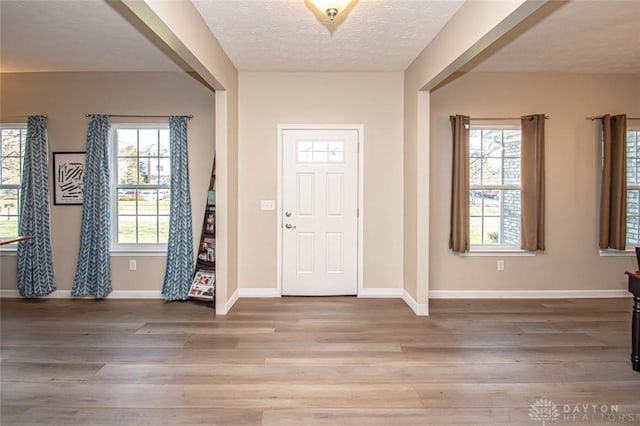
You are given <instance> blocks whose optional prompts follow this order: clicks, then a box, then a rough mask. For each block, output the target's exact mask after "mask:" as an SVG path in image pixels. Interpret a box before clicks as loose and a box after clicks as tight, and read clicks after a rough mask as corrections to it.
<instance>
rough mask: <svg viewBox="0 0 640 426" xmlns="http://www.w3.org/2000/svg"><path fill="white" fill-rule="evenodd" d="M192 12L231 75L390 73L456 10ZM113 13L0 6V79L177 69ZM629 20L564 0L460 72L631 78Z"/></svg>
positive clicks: (628, 5) (88, 5)
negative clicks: (336, 20)
mask: <svg viewBox="0 0 640 426" xmlns="http://www.w3.org/2000/svg"><path fill="white" fill-rule="evenodd" d="M181 1H186V0H181ZM471 1H473V0H471ZM193 2H194V4H195V5H196V7H197V8H198V9H199V10H200V12H201V14H202V15H203V18H204V20H205V22H206V23H207V25H209V27H210V28H211V30H212V32H213V33H214V35H215V36H216V37H217V38H218V40H219V41H220V43H221V44H222V46H223V48H224V49H225V51H226V52H227V53H228V55H229V57H230V58H231V60H232V61H233V63H234V64H235V65H236V67H237V68H238V69H239V70H241V71H275V70H279V71H354V70H358V71H381V70H395V71H401V70H404V69H406V67H407V66H408V65H409V64H410V63H411V61H412V60H413V59H414V58H415V56H416V55H417V54H418V53H419V52H420V51H421V50H422V49H423V48H424V47H425V46H426V45H427V44H428V42H429V41H430V40H431V39H432V38H433V36H434V35H435V34H437V32H438V31H439V30H440V29H441V28H442V26H443V25H444V24H445V23H446V21H447V20H448V19H449V18H450V17H451V16H452V14H454V13H455V11H456V10H457V9H458V8H459V7H460V5H461V4H462V1H461V0H359V1H358V2H357V3H356V4H355V6H354V7H353V8H352V9H351V10H350V11H349V13H348V15H346V17H345V19H344V22H342V23H341V25H339V26H338V27H337V28H334V29H333V32H330V31H329V30H328V29H327V28H326V27H325V26H323V25H322V23H321V22H320V21H319V19H318V16H317V15H318V14H314V13H312V10H311V9H310V7H309V6H308V4H307V3H306V2H305V0H193ZM118 3H119V2H117V1H113V0H110V2H107V1H105V0H0V71H2V72H23V71H24V72H29V71H31V72H33V71H180V70H182V69H183V68H184V65H178V64H177V63H176V62H174V61H173V60H172V59H171V58H172V57H171V56H170V55H169V54H167V53H165V52H166V48H164V47H158V45H159V44H158V42H157V40H155V39H154V38H153V37H147V36H145V35H143V34H142V33H141V32H140V31H138V29H137V28H136V27H138V26H139V23H137V22H136V21H135V19H131V16H129V15H127V14H126V13H125V12H123V10H124V9H123V8H122V7H120V8H118V7H116V6H117V5H118ZM114 5H115V6H114ZM116 9H118V10H116ZM124 16H127V17H126V18H125V17H124ZM638 22H640V0H597V1H591V0H574V1H571V2H568V3H567V4H565V5H563V6H562V7H559V8H558V9H557V10H556V11H554V12H553V13H552V14H550V15H549V16H547V17H545V18H544V19H543V20H542V21H540V22H538V23H536V24H535V25H533V26H532V27H531V28H529V29H528V30H527V31H524V32H523V33H522V34H520V35H519V36H518V37H516V38H515V39H514V40H513V41H512V42H510V43H508V44H506V45H505V46H503V47H502V48H500V49H498V50H497V51H495V52H494V53H493V54H492V55H490V56H488V58H486V59H485V60H484V61H483V62H480V63H479V64H474V65H475V68H473V69H472V71H515V72H520V71H529V72H540V71H544V72H602V73H605V72H609V73H636V74H637V73H640V25H639V24H638Z"/></svg>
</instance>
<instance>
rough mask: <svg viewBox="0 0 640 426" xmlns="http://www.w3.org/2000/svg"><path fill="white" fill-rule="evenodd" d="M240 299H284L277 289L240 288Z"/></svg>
mask: <svg viewBox="0 0 640 426" xmlns="http://www.w3.org/2000/svg"><path fill="white" fill-rule="evenodd" d="M238 296H239V297H282V294H280V291H278V289H277V288H257V287H240V288H239V289H238Z"/></svg>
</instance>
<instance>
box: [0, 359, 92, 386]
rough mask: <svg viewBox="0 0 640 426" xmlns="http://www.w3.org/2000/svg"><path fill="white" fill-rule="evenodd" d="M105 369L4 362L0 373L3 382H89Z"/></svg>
mask: <svg viewBox="0 0 640 426" xmlns="http://www.w3.org/2000/svg"><path fill="white" fill-rule="evenodd" d="M103 367H104V364H86V363H84V364H76V363H60V362H49V363H33V362H4V361H3V362H2V363H1V364H0V371H1V372H2V381H3V382H11V381H13V382H15V381H19V382H42V381H44V382H52V381H87V380H89V379H91V378H92V377H93V376H94V375H95V374H96V373H97V372H98V371H100V370H101V369H102V368H103Z"/></svg>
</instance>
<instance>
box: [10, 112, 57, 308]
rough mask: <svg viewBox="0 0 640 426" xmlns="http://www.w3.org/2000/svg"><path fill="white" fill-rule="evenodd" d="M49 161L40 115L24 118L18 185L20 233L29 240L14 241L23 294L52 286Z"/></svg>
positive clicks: (43, 292)
mask: <svg viewBox="0 0 640 426" xmlns="http://www.w3.org/2000/svg"><path fill="white" fill-rule="evenodd" d="M48 177H49V162H48V150H47V124H46V121H45V118H44V116H42V115H32V116H30V117H29V118H28V120H27V140H26V146H25V151H24V163H23V166H22V185H21V188H20V205H21V206H22V212H21V214H20V235H23V236H31V237H32V238H31V240H28V241H21V242H20V243H19V244H18V291H19V292H20V295H22V296H24V297H38V296H45V295H47V294H49V293H51V292H52V291H54V290H55V289H56V285H55V282H54V279H53V261H52V258H51V231H50V221H49V179H48Z"/></svg>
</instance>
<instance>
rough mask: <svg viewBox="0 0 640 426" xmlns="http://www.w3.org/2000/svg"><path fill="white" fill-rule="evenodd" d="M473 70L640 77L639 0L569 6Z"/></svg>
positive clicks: (582, 1) (601, 0)
mask: <svg viewBox="0 0 640 426" xmlns="http://www.w3.org/2000/svg"><path fill="white" fill-rule="evenodd" d="M472 71H482V72H489V71H506V72H570V73H628V74H640V0H626V1H611V0H608V1H604V0H599V1H586V0H576V1H572V2H569V3H567V4H565V5H563V6H562V7H560V8H559V9H558V10H556V11H555V12H554V13H553V14H551V15H550V16H547V17H546V18H545V19H543V20H542V21H541V22H538V23H537V24H536V25H535V26H533V27H532V28H530V29H529V30H527V31H525V32H524V33H522V34H521V35H520V36H519V37H517V38H516V39H515V40H513V41H511V42H510V43H509V44H507V45H506V46H504V47H503V48H502V49H500V50H498V51H496V52H495V53H494V54H493V55H491V56H489V57H488V58H487V59H486V60H485V61H484V62H482V63H481V64H479V65H478V66H476V67H475V68H473V69H472Z"/></svg>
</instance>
